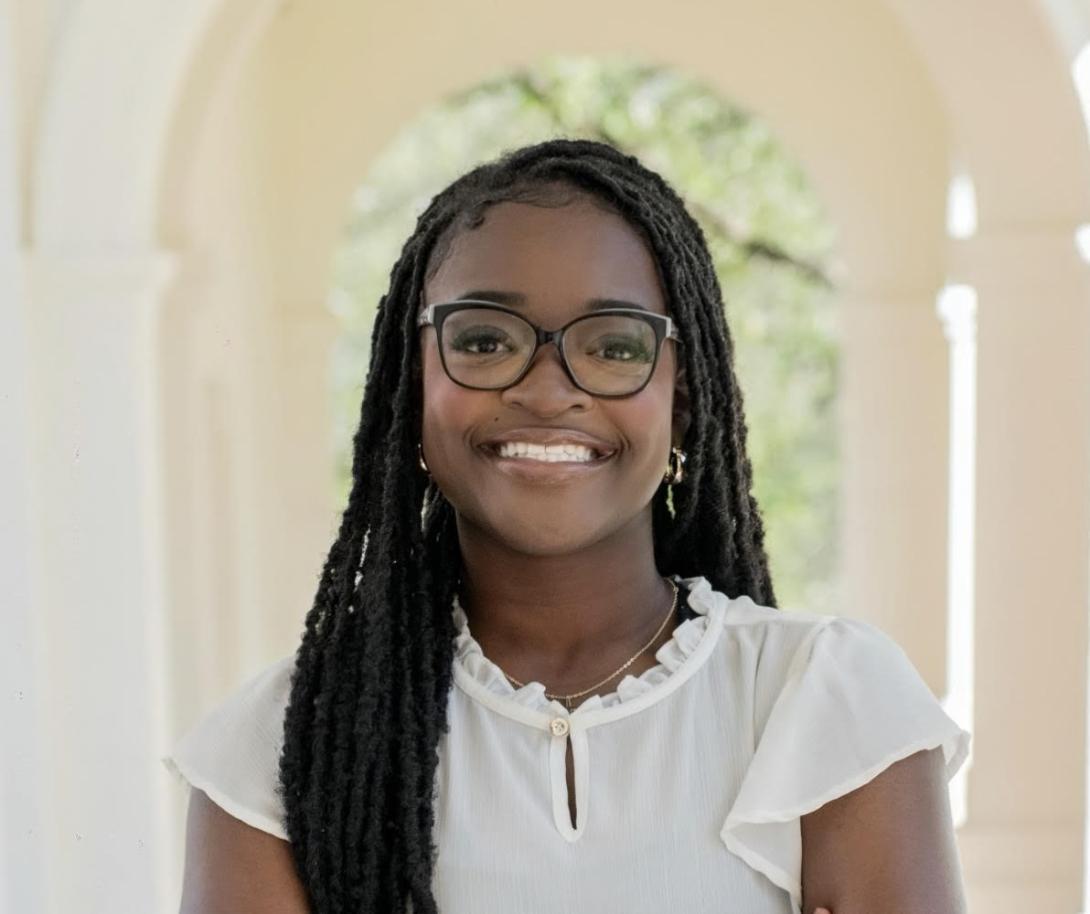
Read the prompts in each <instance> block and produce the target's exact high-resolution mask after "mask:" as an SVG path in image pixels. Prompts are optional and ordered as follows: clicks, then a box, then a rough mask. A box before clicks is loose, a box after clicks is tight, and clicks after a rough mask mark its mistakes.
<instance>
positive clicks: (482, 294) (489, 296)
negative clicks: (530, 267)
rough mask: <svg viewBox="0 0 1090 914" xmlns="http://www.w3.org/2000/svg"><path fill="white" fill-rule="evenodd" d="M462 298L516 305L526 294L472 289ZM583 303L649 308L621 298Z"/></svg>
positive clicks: (597, 308)
mask: <svg viewBox="0 0 1090 914" xmlns="http://www.w3.org/2000/svg"><path fill="white" fill-rule="evenodd" d="M464 299H476V300H477V301H488V302H495V303H496V304H497V305H514V306H516V307H518V306H522V305H525V304H526V296H525V295H523V294H522V293H521V292H502V291H499V290H497V289H472V290H470V291H469V292H463V293H462V294H461V295H459V296H458V300H459V301H462V300H464ZM585 304H586V306H587V310H588V311H600V310H601V309H602V308H637V309H639V310H640V311H650V310H651V309H650V308H648V307H647V306H646V305H641V304H640V303H639V302H634V301H625V300H624V299H623V298H589V299H587V301H586V303H585Z"/></svg>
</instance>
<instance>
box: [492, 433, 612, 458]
mask: <svg viewBox="0 0 1090 914" xmlns="http://www.w3.org/2000/svg"><path fill="white" fill-rule="evenodd" d="M512 441H525V442H526V443H527V444H541V445H549V444H581V445H582V446H583V447H587V448H590V449H591V450H592V451H594V452H595V453H596V454H598V457H597V458H595V460H593V461H591V463H598V462H599V461H600V460H604V459H607V458H609V457H612V456H613V455H614V454H615V453H616V452H617V448H616V447H614V446H613V445H612V444H610V443H609V442H608V441H604V440H603V439H601V438H596V437H595V436H594V435H590V434H588V433H587V432H581V431H578V430H577V429H574V428H542V427H538V428H533V427H527V428H514V429H511V430H510V431H507V432H503V433H502V434H499V435H493V436H492V437H491V438H489V439H488V440H487V441H484V442H482V443H481V447H482V448H484V449H485V450H486V451H487V452H488V453H489V454H490V455H491V456H493V457H496V449H497V448H498V447H499V445H501V444H508V443H510V442H512ZM497 459H501V458H497ZM503 459H514V458H503ZM562 463H566V461H564V462H562ZM583 465H585V464H580V466H583Z"/></svg>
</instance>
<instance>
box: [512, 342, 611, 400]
mask: <svg viewBox="0 0 1090 914" xmlns="http://www.w3.org/2000/svg"><path fill="white" fill-rule="evenodd" d="M500 397H501V399H502V400H503V402H504V403H506V404H507V405H508V406H522V407H524V408H525V409H528V410H530V411H531V412H533V413H536V414H538V415H541V416H555V415H559V414H561V413H563V412H564V411H565V410H568V409H572V408H573V407H574V408H579V409H589V408H590V407H591V405H592V404H593V402H594V398H593V397H592V396H591V395H590V394H588V393H586V392H585V391H582V390H580V389H579V388H578V387H576V386H575V383H574V382H573V381H572V379H571V378H570V377H568V373H567V371H566V370H565V368H564V363H563V361H562V360H561V356H560V350H559V348H558V347H557V345H556V342H555V341H550V342H549V343H546V344H545V345H543V346H542V347H541V348H539V349H538V351H537V352H536V353H534V360H533V361H532V362H531V363H530V367H529V368H528V369H527V370H526V374H524V375H523V376H522V379H521V380H520V381H519V382H518V383H517V384H514V385H512V386H511V387H508V388H507V390H504V391H501V393H500Z"/></svg>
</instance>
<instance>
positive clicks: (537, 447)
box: [496, 441, 594, 463]
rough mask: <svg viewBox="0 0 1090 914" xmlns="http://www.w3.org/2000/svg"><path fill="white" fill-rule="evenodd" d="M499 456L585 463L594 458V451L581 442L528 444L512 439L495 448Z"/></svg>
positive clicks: (548, 461)
mask: <svg viewBox="0 0 1090 914" xmlns="http://www.w3.org/2000/svg"><path fill="white" fill-rule="evenodd" d="M496 453H498V454H499V455H500V456H501V457H524V458H526V459H528V460H542V461H544V462H545V463H559V462H561V461H576V462H580V463H585V462H587V461H590V460H593V459H594V451H592V450H591V449H590V448H588V447H583V445H581V444H548V445H543V444H528V443H526V442H524V441H512V442H507V443H504V444H501V445H500V446H499V447H498V448H497V449H496Z"/></svg>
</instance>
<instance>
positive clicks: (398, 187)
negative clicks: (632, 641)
mask: <svg viewBox="0 0 1090 914" xmlns="http://www.w3.org/2000/svg"><path fill="white" fill-rule="evenodd" d="M554 136H583V137H588V138H593V139H602V140H606V141H608V142H610V143H613V144H614V145H616V146H618V147H620V148H623V149H626V150H628V151H629V152H632V153H634V154H635V155H637V156H639V157H640V159H641V160H642V161H643V162H645V163H646V164H647V165H648V166H649V167H651V168H654V169H656V170H657V171H659V172H660V173H661V174H662V175H663V176H664V177H665V178H666V179H667V180H668V181H670V183H671V184H672V185H673V186H674V187H675V188H676V189H677V190H678V192H679V193H680V194H681V195H682V197H683V198H684V199H685V201H686V203H687V205H688V206H689V207H690V210H691V211H692V212H693V214H694V216H695V217H696V218H697V219H698V221H699V222H700V223H701V226H702V227H703V228H704V231H705V233H706V235H707V238H708V242H709V245H710V246H711V249H712V254H713V257H714V259H715V263H716V268H717V272H718V274H719V277H720V282H721V284H722V288H723V296H724V301H725V303H726V317H727V322H728V324H729V325H730V328H731V332H732V334H733V337H734V341H735V349H736V357H737V366H736V370H737V372H738V375H739V379H740V383H741V385H742V388H743V390H744V392H745V395H746V403H745V405H746V415H747V421H748V425H749V438H748V447H749V454H750V457H751V459H752V461H753V469H754V494H755V495H756V497H757V499H758V501H759V503H760V505H761V508H762V511H763V514H764V517H765V525H766V531H767V543H766V545H767V547H768V552H769V560H770V562H771V566H772V567H771V570H772V575H773V580H774V581H775V586H776V591H777V596H778V598H779V602H780V605H781V606H784V607H805V608H806V609H808V610H811V611H815V612H835V611H836V610H835V607H833V606H832V605H830V603H831V599H832V593H833V588H834V586H835V581H834V576H835V573H836V554H835V545H836V541H837V536H836V528H837V520H838V519H837V514H836V507H837V487H838V468H839V460H838V455H837V451H836V446H837V434H836V413H835V410H836V392H837V384H838V380H837V366H838V344H837V340H836V311H835V299H834V295H833V292H832V289H831V287H830V283H829V281H828V279H827V278H826V273H825V271H826V269H827V266H828V264H829V262H830V260H831V254H832V250H833V245H834V241H835V239H834V235H833V231H832V226H831V225H830V223H829V222H828V220H827V218H826V216H825V215H824V213H823V211H822V208H821V205H820V202H819V201H818V199H817V197H816V195H815V193H814V191H813V189H812V188H811V186H810V184H809V181H808V179H807V177H806V175H805V173H804V172H803V171H802V170H801V168H800V167H799V165H798V164H797V163H796V162H795V161H794V159H793V158H792V157H791V156H790V155H789V154H788V153H787V152H786V151H785V150H784V149H783V148H782V146H781V145H780V144H779V143H778V142H777V141H776V139H775V137H774V136H773V135H772V134H771V133H770V131H769V130H768V128H767V127H766V126H765V125H764V124H763V123H762V122H761V121H760V120H759V119H757V118H755V117H753V116H751V115H750V114H748V113H746V112H744V111H742V110H740V109H738V108H736V107H735V106H733V105H731V104H730V103H728V102H727V101H725V100H724V99H722V98H721V97H719V96H718V95H717V94H716V93H714V92H712V91H710V90H709V89H708V88H707V87H705V86H703V85H701V84H700V83H699V82H696V81H694V80H693V79H690V78H688V77H685V76H682V75H680V74H678V73H675V72H673V71H670V70H665V69H661V68H658V67H652V66H647V65H643V64H639V63H636V62H632V61H629V60H625V59H618V58H613V59H593V58H567V57H565V58H552V59H547V60H545V61H543V62H541V63H540V64H538V65H535V66H533V67H530V68H528V69H526V70H522V71H519V72H515V73H509V74H503V75H501V76H499V77H497V78H496V79H493V80H489V81H488V82H486V83H483V84H481V85H478V86H475V87H473V88H472V89H470V90H468V91H466V92H463V93H461V94H459V95H457V96H455V97H452V98H450V99H448V100H447V101H445V102H444V103H443V104H441V105H438V106H436V107H434V108H432V109H430V110H428V111H426V112H425V113H424V114H422V115H421V116H420V117H418V118H416V119H415V120H414V121H413V122H412V123H411V124H410V125H409V126H408V127H407V128H406V129H405V130H404V131H403V132H402V133H401V134H400V135H399V136H398V137H397V139H396V140H395V141H394V142H393V143H392V144H391V146H390V147H389V148H388V149H387V150H386V152H385V153H384V154H383V156H382V157H381V158H380V159H378V160H377V161H376V162H375V163H374V164H373V166H372V168H371V170H370V173H369V174H368V176H367V179H366V181H365V182H364V183H363V184H362V185H361V186H360V187H359V189H358V190H357V192H356V194H355V196H354V199H353V201H352V209H351V216H350V219H349V221H348V224H347V226H346V230H345V239H344V243H343V244H342V246H341V248H340V249H339V250H338V251H337V253H336V257H335V262H334V283H333V289H332V291H331V294H330V298H329V306H330V308H331V309H332V310H333V312H334V313H335V314H336V315H337V316H338V317H339V318H340V319H341V321H342V322H343V325H344V328H345V329H344V335H343V337H342V339H341V341H340V345H339V346H338V347H337V350H336V352H335V356H334V364H333V375H332V386H333V394H334V397H335V401H336V405H335V416H336V419H337V423H338V424H337V428H336V453H337V456H338V465H337V473H336V485H337V498H338V500H339V501H343V500H344V498H346V497H347V491H348V485H349V479H350V470H351V438H352V433H353V432H354V430H355V423H356V421H357V419H358V410H359V404H360V401H361V399H362V395H363V380H364V377H365V375H366V366H367V364H368V362H369V357H370V352H369V344H370V332H371V324H372V321H373V319H374V313H375V308H376V307H377V304H378V301H379V299H380V297H381V296H382V294H383V293H384V292H385V290H386V287H387V284H388V280H389V271H390V268H391V266H392V265H393V264H394V262H395V261H396V259H397V257H398V255H399V254H400V246H401V244H402V243H403V241H404V239H405V238H407V237H408V236H409V234H410V233H411V232H412V229H413V226H414V225H415V222H416V218H417V216H418V215H419V213H420V212H421V211H422V210H423V209H424V207H426V206H427V204H428V202H429V201H430V199H431V198H432V197H433V196H434V195H435V194H436V193H438V192H439V191H440V190H441V189H442V188H443V187H444V186H446V185H447V184H448V183H450V182H451V181H452V180H454V179H455V178H456V177H458V176H459V175H460V174H462V173H464V172H465V171H467V170H468V169H469V168H471V167H472V166H473V165H475V164H477V163H478V162H480V161H482V160H486V159H490V158H493V157H495V156H497V155H499V154H501V153H502V152H504V151H506V150H508V149H512V148H515V147H518V146H521V145H524V144H526V143H532V142H536V141H539V140H542V139H546V138H549V137H554Z"/></svg>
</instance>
